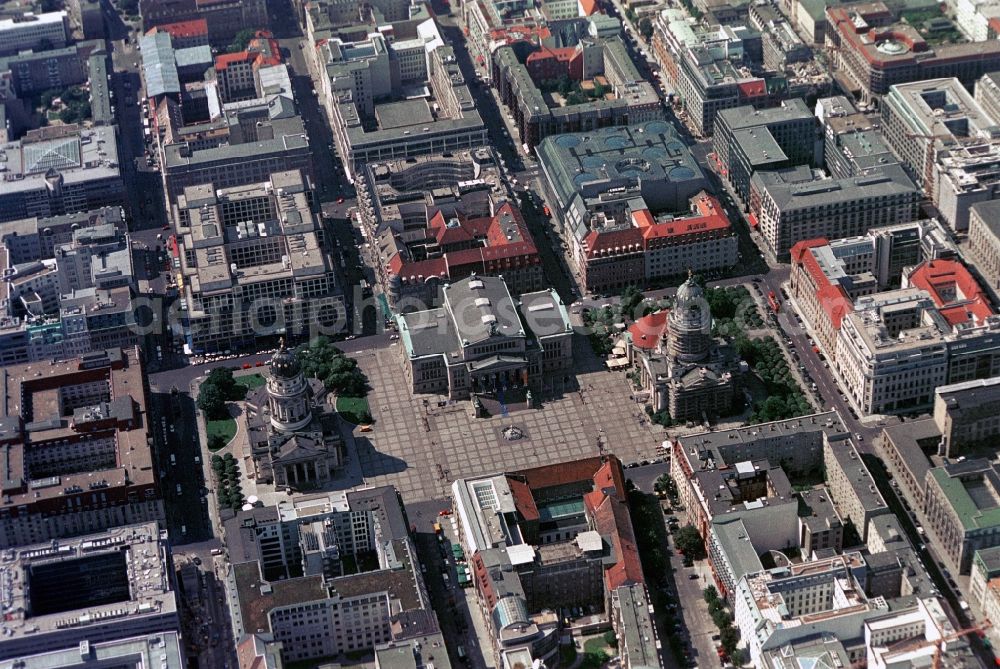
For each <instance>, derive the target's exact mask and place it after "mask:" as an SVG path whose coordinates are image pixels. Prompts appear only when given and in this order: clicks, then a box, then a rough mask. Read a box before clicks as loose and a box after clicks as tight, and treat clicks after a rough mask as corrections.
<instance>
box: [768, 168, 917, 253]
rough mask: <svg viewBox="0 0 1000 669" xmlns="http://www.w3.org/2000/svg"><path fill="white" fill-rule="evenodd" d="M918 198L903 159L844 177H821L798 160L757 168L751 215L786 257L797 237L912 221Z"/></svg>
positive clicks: (844, 233) (848, 232) (836, 235)
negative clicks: (797, 164)
mask: <svg viewBox="0 0 1000 669" xmlns="http://www.w3.org/2000/svg"><path fill="white" fill-rule="evenodd" d="M919 202H920V192H919V191H918V190H917V189H916V188H915V187H914V185H913V182H912V181H910V179H909V177H907V176H906V174H905V172H904V171H903V169H902V167H900V166H899V165H886V166H883V167H880V168H877V169H873V170H871V171H870V172H869V173H867V174H865V175H863V176H856V177H847V178H842V179H831V178H827V177H818V176H816V174H815V173H814V172H813V171H812V170H810V169H809V168H807V167H804V166H800V167H792V168H786V169H782V170H775V171H766V172H761V171H758V172H755V173H754V174H753V176H752V177H751V179H750V199H749V212H750V213H749V218H750V224H751V226H754V227H757V228H759V230H760V233H761V235H762V236H763V237H764V240H765V241H766V242H767V244H768V247H769V249H770V251H771V252H772V253H773V254H774V255H775V256H776V257H778V258H783V257H784V258H787V257H788V253H789V251H790V250H791V248H792V245H793V244H794V243H795V242H796V241H798V240H802V239H813V238H815V237H828V238H831V239H838V238H841V237H852V236H856V235H861V234H864V233H865V232H867V231H868V230H870V229H871V228H874V227H879V226H886V225H894V224H896V223H905V222H908V221H913V220H915V219H916V218H917V217H918V207H919Z"/></svg>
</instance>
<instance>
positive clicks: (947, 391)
mask: <svg viewBox="0 0 1000 669" xmlns="http://www.w3.org/2000/svg"><path fill="white" fill-rule="evenodd" d="M933 415H934V422H935V423H936V424H937V426H938V428H939V429H940V430H941V449H942V451H941V452H942V454H943V455H944V456H945V457H954V456H955V454H957V453H960V452H961V450H962V448H964V447H967V446H975V445H977V444H979V443H983V442H984V441H986V440H988V439H992V438H993V437H995V436H996V435H997V434H1000V378H998V377H995V376H991V377H989V378H983V379H976V380H975V381H965V382H963V383H953V384H949V385H947V386H941V387H940V388H938V389H937V390H936V391H935V392H934V414H933Z"/></svg>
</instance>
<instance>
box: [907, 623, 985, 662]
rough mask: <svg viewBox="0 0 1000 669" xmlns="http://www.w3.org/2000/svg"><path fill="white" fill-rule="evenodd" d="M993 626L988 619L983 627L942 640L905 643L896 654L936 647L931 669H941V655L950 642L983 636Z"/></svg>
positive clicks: (961, 630) (948, 635)
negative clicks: (969, 636) (972, 635)
mask: <svg viewBox="0 0 1000 669" xmlns="http://www.w3.org/2000/svg"><path fill="white" fill-rule="evenodd" d="M992 626H993V623H991V622H990V621H989V619H986V620H983V623H982V624H981V625H976V626H972V627H966V628H965V629H960V630H958V631H955V632H952V633H951V634H947V635H945V636H943V637H941V638H940V639H934V640H928V639H921V640H919V641H915V642H913V643H911V644H907V643H904V644H902V646H901V647H899V648H897V649H896V651H895V652H896V653H904V652H911V651H915V650H920V649H921V648H928V647H930V646H934V647H935V648H934V656H933V659H932V660H931V669H941V653H942V652H943V651H944V646H945V644H947V643H948V642H949V641H955V640H956V639H960V638H962V637H963V636H965V635H967V634H973V633H975V634H980V635H981V634H983V633H984V632H985V631H986V630H988V629H989V628H991V627H992Z"/></svg>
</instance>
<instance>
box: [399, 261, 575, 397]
mask: <svg viewBox="0 0 1000 669" xmlns="http://www.w3.org/2000/svg"><path fill="white" fill-rule="evenodd" d="M396 322H397V324H398V328H399V334H400V339H401V341H402V344H403V345H402V346H401V347H400V350H401V351H402V352H403V364H404V374H405V377H406V380H407V383H408V384H409V386H410V389H411V391H412V392H413V393H414V394H418V393H440V394H445V395H447V396H448V397H450V398H452V399H468V398H470V397H472V396H483V397H488V398H491V399H495V400H498V401H500V402H511V401H523V400H524V399H525V398H526V393H527V391H532V392H535V393H537V392H540V391H542V390H543V388H544V386H545V384H546V382H547V381H549V380H551V379H552V378H554V377H557V376H563V375H567V374H569V373H571V370H572V367H573V329H572V326H571V325H570V321H569V313H568V312H567V310H566V306H565V305H564V304H563V302H562V299H561V298H560V297H559V296H558V295H557V294H556V292H555V291H554V290H551V289H549V290H543V291H539V292H535V293H527V294H524V295H521V296H520V298H519V299H518V300H517V301H515V300H514V298H512V297H511V295H510V291H509V290H508V289H507V285H506V283H505V282H504V280H503V277H492V276H475V275H474V276H472V277H469V278H467V279H463V280H461V281H457V282H455V283H453V284H449V285H446V286H444V287H443V288H442V306H441V307H440V308H437V309H427V310H424V311H415V312H411V313H408V314H401V315H399V316H397V317H396Z"/></svg>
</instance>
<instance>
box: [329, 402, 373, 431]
mask: <svg viewBox="0 0 1000 669" xmlns="http://www.w3.org/2000/svg"><path fill="white" fill-rule="evenodd" d="M337 411H338V412H339V413H340V415H341V416H343V418H344V420H346V421H347V422H348V423H354V424H355V425H361V424H362V423H371V422H372V417H371V409H369V408H368V400H366V399H365V398H364V397H338V398H337Z"/></svg>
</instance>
